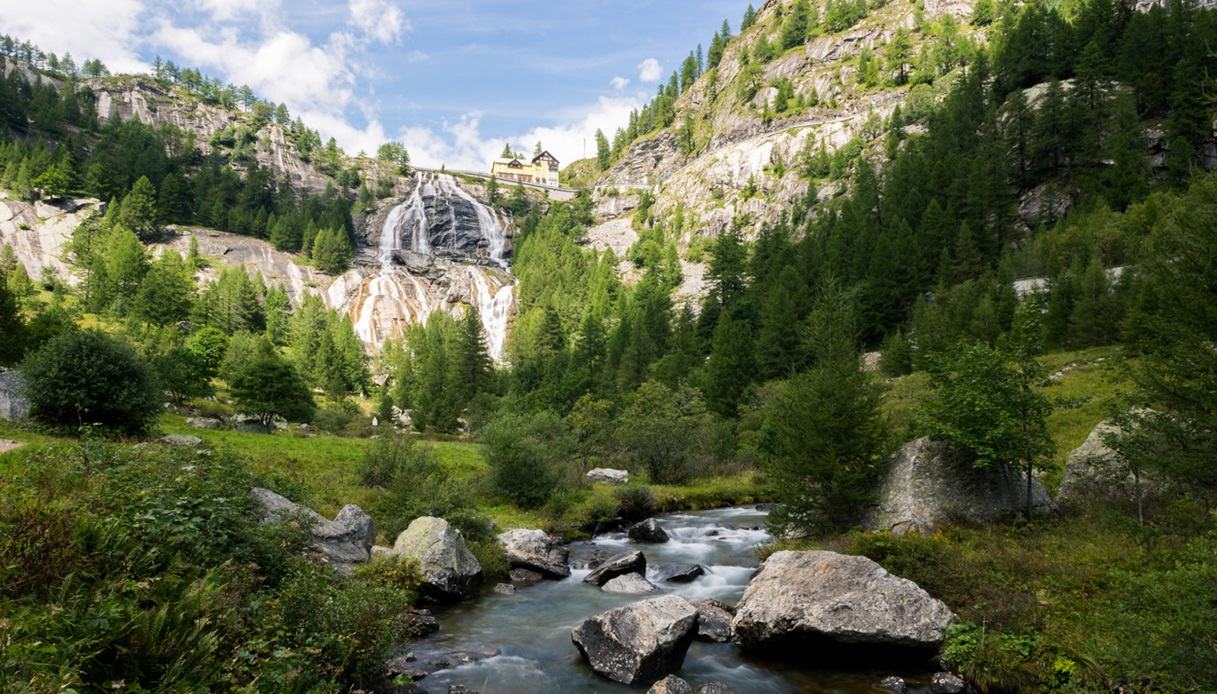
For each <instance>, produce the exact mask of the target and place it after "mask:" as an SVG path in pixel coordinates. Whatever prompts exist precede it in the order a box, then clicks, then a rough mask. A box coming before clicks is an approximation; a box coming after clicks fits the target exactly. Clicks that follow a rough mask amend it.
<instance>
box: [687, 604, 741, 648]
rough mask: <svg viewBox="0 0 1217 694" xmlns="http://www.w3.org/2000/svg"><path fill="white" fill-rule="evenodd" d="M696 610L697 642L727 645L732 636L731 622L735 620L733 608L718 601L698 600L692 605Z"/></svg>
mask: <svg viewBox="0 0 1217 694" xmlns="http://www.w3.org/2000/svg"><path fill="white" fill-rule="evenodd" d="M693 606H694V607H696V608H697V640H698V641H710V642H713V643H727V642H728V641H730V640H731V637H732V636H733V635H734V633H735V632H734V631H733V630H732V628H731V621H732V620H734V619H735V608H733V607H731V606H730V605H727V604H726V603H722V602H719V601H718V600H698V601H696V602H694V603H693Z"/></svg>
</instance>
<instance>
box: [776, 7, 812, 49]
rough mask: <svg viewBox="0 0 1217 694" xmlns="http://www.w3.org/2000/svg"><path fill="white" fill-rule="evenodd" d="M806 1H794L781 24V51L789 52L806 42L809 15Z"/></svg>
mask: <svg viewBox="0 0 1217 694" xmlns="http://www.w3.org/2000/svg"><path fill="white" fill-rule="evenodd" d="M810 12H811V11H810V9H809V8H808V3H807V0H795V3H794V5H793V6H792V7H791V8H790V13H789V14H787V15H786V21H785V22H784V23H783V24H782V50H790V49H791V48H794V47H795V46H801V45H803V42H804V41H806V40H807V33H808V29H809V28H810V27H809V26H808V15H809V14H810Z"/></svg>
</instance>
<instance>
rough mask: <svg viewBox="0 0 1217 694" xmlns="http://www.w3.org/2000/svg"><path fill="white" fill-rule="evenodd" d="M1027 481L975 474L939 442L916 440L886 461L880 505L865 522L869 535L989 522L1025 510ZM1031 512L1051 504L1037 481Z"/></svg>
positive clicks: (1011, 475)
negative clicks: (953, 522) (963, 521)
mask: <svg viewBox="0 0 1217 694" xmlns="http://www.w3.org/2000/svg"><path fill="white" fill-rule="evenodd" d="M1026 498H1027V476H1026V475H1025V474H1023V473H1022V472H1020V471H1018V470H1014V469H1012V468H1009V467H1003V468H1000V469H992V468H991V469H988V470H977V469H975V468H973V467H972V466H971V465H969V464H968V463H967V461H965V460H962V459H961V458H960V457H959V456H957V455H955V454H953V453H952V452H951V450H950V449H949V448H948V447H947V446H946V445H945V444H942V443H939V442H937V441H932V440H930V439H925V438H922V439H917V440H915V441H910V442H909V443H906V444H904V446H903V447H901V448H900V450H899V451H897V452H896V453H895V454H894V455H893V456H892V458H891V461H890V463H889V467H888V473H887V477H886V478H884V480H883V482H882V484H881V486H880V489H879V501H878V504H877V505H876V507H875V508H874V509H873V510H872V511H871V513H870V514H869V515H868V517H867V519H866V523H865V525H866V527H867V528H868V529H870V530H890V531H891V532H893V533H896V534H903V533H907V532H917V533H930V532H933V531H934V530H935V529H936V528H938V527H939V526H941V525H942V524H944V523H947V522H949V521H951V520H953V519H967V520H971V521H981V522H984V521H991V520H996V519H999V518H1004V517H1008V516H1016V515H1018V514H1020V513H1022V512H1023V511H1024V509H1025V508H1026ZM1031 503H1032V508H1033V510H1034V511H1035V512H1039V513H1044V512H1050V511H1054V510H1055V509H1056V504H1054V503H1053V502H1052V499H1051V498H1050V497H1049V496H1048V492H1047V490H1045V489H1044V486H1043V485H1042V484H1040V483H1039V481H1038V480H1035V479H1032V481H1031Z"/></svg>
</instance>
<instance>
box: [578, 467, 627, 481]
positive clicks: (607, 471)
mask: <svg viewBox="0 0 1217 694" xmlns="http://www.w3.org/2000/svg"><path fill="white" fill-rule="evenodd" d="M587 479H588V481H589V482H603V483H604V484H629V482H630V473H629V471H628V470H614V469H613V468H610V467H598V468H594V469H592V470H588V472H587Z"/></svg>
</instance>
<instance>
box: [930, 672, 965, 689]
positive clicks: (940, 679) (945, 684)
mask: <svg viewBox="0 0 1217 694" xmlns="http://www.w3.org/2000/svg"><path fill="white" fill-rule="evenodd" d="M964 689H966V685H965V684H964V681H963V678H962V677H960V676H959V675H956V674H953V673H950V672H935V673H934V676H933V677H932V678H931V679H930V692H932V693H933V694H962V693H963V691H964Z"/></svg>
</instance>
